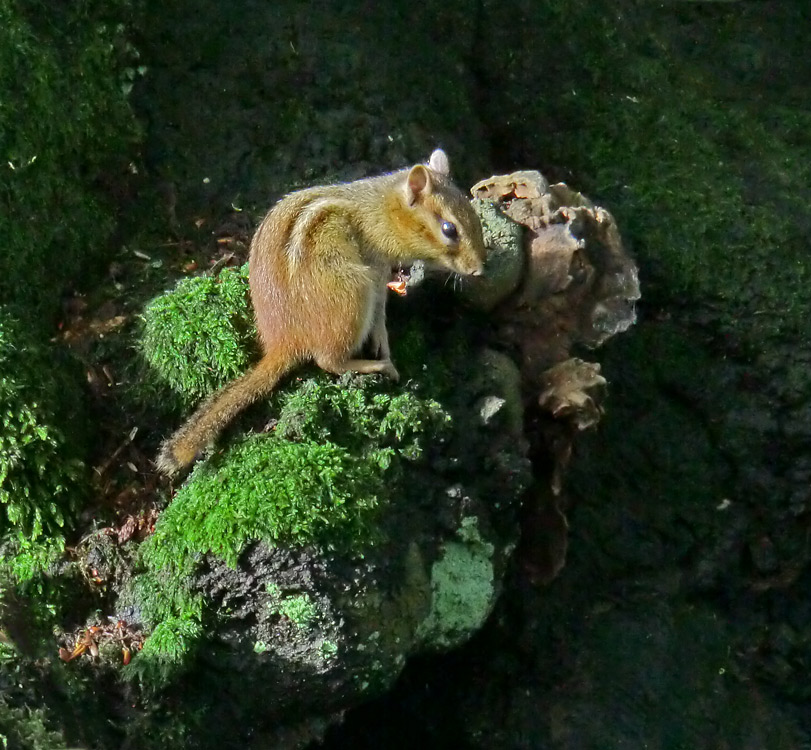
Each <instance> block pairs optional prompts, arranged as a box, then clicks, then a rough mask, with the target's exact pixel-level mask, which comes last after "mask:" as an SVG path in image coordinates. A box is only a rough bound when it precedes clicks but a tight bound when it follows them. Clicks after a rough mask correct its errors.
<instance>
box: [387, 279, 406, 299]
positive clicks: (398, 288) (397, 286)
mask: <svg viewBox="0 0 811 750" xmlns="http://www.w3.org/2000/svg"><path fill="white" fill-rule="evenodd" d="M386 286H387V287H388V288H389V289H391V291H393V292H394V293H395V294H399V295H400V296H401V297H405V296H406V294H408V292H407V291H406V283H405V281H390V282H389V283H388V284H386Z"/></svg>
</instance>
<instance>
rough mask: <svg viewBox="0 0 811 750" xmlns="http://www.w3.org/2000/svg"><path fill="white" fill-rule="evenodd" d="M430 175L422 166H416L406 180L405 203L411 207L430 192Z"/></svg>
mask: <svg viewBox="0 0 811 750" xmlns="http://www.w3.org/2000/svg"><path fill="white" fill-rule="evenodd" d="M431 188H432V185H431V173H430V172H429V171H428V169H427V168H426V166H425V165H424V164H416V165H414V166H413V167H411V171H410V172H409V173H408V177H407V178H406V185H405V193H406V203H408V205H409V206H413V205H414V204H415V203H416V202H417V201H418V200H420V198H422V197H424V196H426V195H429V194H430V192H431Z"/></svg>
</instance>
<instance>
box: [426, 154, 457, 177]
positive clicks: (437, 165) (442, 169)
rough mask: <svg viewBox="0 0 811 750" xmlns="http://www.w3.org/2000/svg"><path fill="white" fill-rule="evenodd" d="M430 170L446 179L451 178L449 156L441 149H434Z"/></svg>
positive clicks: (429, 161)
mask: <svg viewBox="0 0 811 750" xmlns="http://www.w3.org/2000/svg"><path fill="white" fill-rule="evenodd" d="M428 168H429V169H431V170H432V171H434V172H436V173H437V174H441V175H443V176H444V177H448V176H450V173H451V163H450V162H449V161H448V155H447V154H446V153H445V152H444V151H443V150H442V149H441V148H437V149H434V153H432V154H431V158H430V159H428Z"/></svg>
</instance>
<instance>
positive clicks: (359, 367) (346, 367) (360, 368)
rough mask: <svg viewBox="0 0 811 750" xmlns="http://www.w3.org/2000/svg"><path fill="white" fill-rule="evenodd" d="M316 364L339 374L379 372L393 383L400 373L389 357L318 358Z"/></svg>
mask: <svg viewBox="0 0 811 750" xmlns="http://www.w3.org/2000/svg"><path fill="white" fill-rule="evenodd" d="M315 362H316V364H317V365H318V366H319V367H320V368H321V369H322V370H326V371H327V372H334V373H335V374H336V375H341V374H343V373H345V372H362V373H374V372H379V373H382V374H383V375H385V376H386V377H388V378H391V379H392V380H393V381H394V382H395V383H396V382H397V381H398V380H400V373H399V372H397V368H396V367H395V366H394V364H393V363H392V361H391V360H390V359H345V360H343V361H338V360H336V359H332V358H329V357H328V358H326V359H325V358H320V357H319V358H318V359H316V361H315Z"/></svg>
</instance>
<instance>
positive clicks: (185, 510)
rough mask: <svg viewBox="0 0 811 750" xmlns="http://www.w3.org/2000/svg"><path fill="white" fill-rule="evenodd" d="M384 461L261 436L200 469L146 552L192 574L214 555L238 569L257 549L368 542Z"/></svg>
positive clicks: (155, 563)
mask: <svg viewBox="0 0 811 750" xmlns="http://www.w3.org/2000/svg"><path fill="white" fill-rule="evenodd" d="M383 460H384V459H383V456H381V455H379V454H376V453H375V454H372V455H371V456H369V457H366V458H364V457H360V458H357V457H353V456H352V455H351V454H350V453H348V452H347V450H346V449H345V448H342V447H341V446H337V445H335V444H333V443H325V444H323V445H320V444H318V443H314V442H311V441H307V442H303V443H293V442H289V441H286V440H280V439H279V438H277V437H275V436H273V435H254V436H252V437H249V438H247V439H246V440H244V441H243V442H241V443H240V444H238V445H236V446H235V447H234V448H233V449H231V450H230V451H229V452H228V454H227V456H226V458H225V459H224V460H223V461H210V462H208V463H205V464H202V465H200V466H199V467H198V468H197V469H195V471H194V473H193V474H192V476H191V478H190V480H189V482H188V483H187V484H186V485H185V486H184V487H182V488H181V489H180V491H179V492H178V493H177V495H176V497H175V499H174V500H173V502H172V504H171V505H170V506H169V507H168V508H167V509H166V510H165V511H164V513H163V515H162V516H161V519H160V521H159V523H158V525H157V528H156V529H155V533H154V534H153V535H152V536H151V537H150V538H149V539H148V540H147V542H146V543H145V545H144V555H145V560H146V562H147V563H148V564H149V565H150V566H151V567H154V568H157V569H162V568H164V567H167V566H172V567H174V568H176V569H178V570H180V571H189V570H190V569H191V567H192V566H193V564H194V562H195V561H196V560H197V559H199V557H200V556H201V555H203V554H206V553H212V554H214V555H216V556H217V557H220V558H222V559H223V560H225V562H226V563H227V564H228V565H231V566H234V565H236V562H237V558H238V556H239V554H240V552H242V550H243V549H244V548H245V545H246V544H247V543H248V542H250V541H255V540H263V541H265V542H267V543H269V544H272V545H277V544H284V543H288V544H290V543H292V544H308V543H315V542H322V543H336V544H338V543H341V542H342V541H343V540H346V539H357V538H358V537H362V536H366V535H367V533H368V523H369V519H370V514H371V513H372V511H373V510H374V508H375V507H376V506H377V504H378V497H379V495H380V493H381V491H382V481H381V477H380V476H379V474H380V464H381V463H382V462H383Z"/></svg>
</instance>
